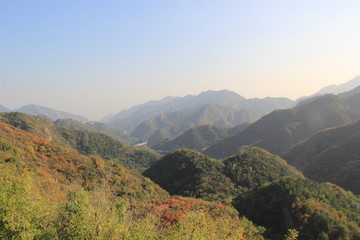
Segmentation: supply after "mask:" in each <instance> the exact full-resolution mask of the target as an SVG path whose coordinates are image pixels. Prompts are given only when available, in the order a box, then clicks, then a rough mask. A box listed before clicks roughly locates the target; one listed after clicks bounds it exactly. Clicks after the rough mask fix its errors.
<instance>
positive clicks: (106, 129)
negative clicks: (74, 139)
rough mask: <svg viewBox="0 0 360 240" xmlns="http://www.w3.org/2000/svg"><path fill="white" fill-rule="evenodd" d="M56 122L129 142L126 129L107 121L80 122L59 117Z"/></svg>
mask: <svg viewBox="0 0 360 240" xmlns="http://www.w3.org/2000/svg"><path fill="white" fill-rule="evenodd" d="M54 123H55V125H56V126H59V127H63V128H67V129H70V130H87V131H92V132H99V133H103V134H106V135H108V136H110V137H113V138H116V139H117V140H119V141H121V142H124V143H127V140H126V132H125V131H124V130H121V129H116V128H113V127H111V126H109V125H107V124H105V123H101V122H95V121H86V122H79V121H76V120H73V119H58V120H56V121H55V122H54Z"/></svg>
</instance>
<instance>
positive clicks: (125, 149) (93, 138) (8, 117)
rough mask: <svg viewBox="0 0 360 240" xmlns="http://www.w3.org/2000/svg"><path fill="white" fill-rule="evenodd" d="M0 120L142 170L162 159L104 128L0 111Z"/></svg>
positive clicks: (70, 146)
mask: <svg viewBox="0 0 360 240" xmlns="http://www.w3.org/2000/svg"><path fill="white" fill-rule="evenodd" d="M0 121H2V122H4V123H7V124H10V125H12V126H14V127H17V128H19V129H22V130H25V131H27V132H29V133H31V134H34V135H36V136H38V137H41V138H44V139H46V140H48V141H53V142H55V143H56V144H58V145H61V146H64V147H67V148H72V149H74V150H76V151H77V152H79V153H81V154H83V155H87V156H93V155H96V156H99V157H101V158H103V159H104V160H106V161H112V162H116V163H121V164H123V165H124V166H126V167H127V168H129V169H136V170H139V171H142V170H144V169H145V168H147V167H149V166H150V165H152V164H153V163H154V162H156V161H157V160H159V158H160V155H159V154H157V153H156V152H154V151H153V150H151V149H149V148H147V147H144V146H143V147H131V146H128V145H126V144H124V143H123V142H121V141H119V140H118V139H117V138H113V137H111V136H109V135H106V134H104V133H101V132H95V131H88V130H74V129H67V128H63V127H59V126H57V125H55V124H54V123H53V122H52V121H49V120H47V119H44V118H42V117H39V116H33V115H28V114H24V113H19V112H14V113H0Z"/></svg>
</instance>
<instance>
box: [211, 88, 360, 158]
mask: <svg viewBox="0 0 360 240" xmlns="http://www.w3.org/2000/svg"><path fill="white" fill-rule="evenodd" d="M359 118H360V112H358V111H356V110H353V109H351V108H350V107H349V106H348V104H347V103H346V102H345V101H344V100H342V99H340V98H339V97H337V96H334V95H325V96H321V97H315V98H314V99H309V100H305V101H304V102H300V103H299V104H298V105H297V106H295V107H294V108H292V109H286V110H278V111H274V112H272V113H270V114H268V115H266V116H264V117H262V118H261V119H260V120H258V121H256V122H255V123H253V124H252V125H250V126H249V127H248V128H247V129H245V130H244V131H242V132H240V133H239V134H236V135H234V136H232V137H229V138H226V139H224V140H222V141H220V142H218V143H216V144H214V145H213V146H211V147H209V148H208V149H207V150H205V151H204V153H205V154H207V155H209V156H212V157H216V158H222V157H226V156H230V155H232V154H234V153H236V152H237V151H239V150H240V149H241V148H242V147H243V146H247V145H250V146H258V147H262V148H265V149H266V150H268V151H270V152H272V153H277V154H281V153H282V152H284V151H285V150H287V149H289V148H290V147H291V146H292V145H294V144H296V143H298V142H300V141H302V140H305V139H307V138H309V137H311V136H312V135H314V134H316V133H317V132H318V131H320V130H322V129H325V128H329V127H335V126H339V125H342V124H345V123H349V122H351V121H352V120H356V119H359Z"/></svg>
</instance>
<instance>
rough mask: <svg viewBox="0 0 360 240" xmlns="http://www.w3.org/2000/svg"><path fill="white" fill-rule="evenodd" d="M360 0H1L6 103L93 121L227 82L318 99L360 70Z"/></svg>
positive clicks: (0, 66)
mask: <svg viewBox="0 0 360 240" xmlns="http://www.w3.org/2000/svg"><path fill="white" fill-rule="evenodd" d="M359 12H360V1H358V0H354V1H346V0H341V1H340V0H336V1H335V0H334V1H332V0H323V1H317V0H301V1H295V0H294V1H292V0H283V1H276V0H263V1H256V0H255V1H254V0H248V1H241V0H236V1H235V0H234V1H230V0H221V1H220V0H219V1H214V0H204V1H200V0H195V1H194V0H189V1H186V0H181V1H180V0H179V1H175V0H174V1H172V0H171V1H169V0H164V1H155V0H154V1H151V0H143V1H138V0H129V1H120V0H116V1H115V0H114V1H109V0H106V1H99V0H97V1H95V0H94V1H91V0H51V1H49V0H44V1H35V0H34V1H33V0H11V1H0V34H1V35H0V104H2V105H5V106H6V107H9V108H18V107H20V106H22V105H25V104H30V103H34V104H40V105H44V106H48V107H51V108H55V109H58V110H63V111H69V112H73V113H77V114H81V115H84V116H86V117H89V118H92V119H100V118H101V117H103V116H105V115H107V114H110V113H117V112H119V111H120V110H122V109H124V108H128V107H131V106H133V105H135V104H140V103H143V102H146V101H148V100H156V99H161V98H163V97H165V96H169V95H171V96H184V95H188V94H198V93H200V92H201V91H205V90H209V89H210V90H220V89H228V90H232V91H235V92H237V93H239V94H241V95H243V96H244V97H247V98H249V97H266V96H272V97H277V96H284V97H289V98H292V99H295V98H298V97H300V96H303V95H310V94H312V93H314V92H315V91H317V90H319V89H320V88H322V87H324V86H326V85H330V84H339V83H343V82H346V81H348V80H350V79H352V78H354V77H355V76H357V75H360V14H359Z"/></svg>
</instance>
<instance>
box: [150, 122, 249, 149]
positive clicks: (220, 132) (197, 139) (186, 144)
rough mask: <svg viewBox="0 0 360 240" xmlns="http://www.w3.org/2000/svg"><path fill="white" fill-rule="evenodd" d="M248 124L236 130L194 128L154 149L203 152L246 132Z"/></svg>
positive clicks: (203, 126)
mask: <svg viewBox="0 0 360 240" xmlns="http://www.w3.org/2000/svg"><path fill="white" fill-rule="evenodd" d="M247 126H248V124H247V123H244V124H240V125H238V126H236V127H234V128H230V129H229V128H220V127H216V126H211V125H202V126H198V127H192V128H190V129H189V130H187V131H185V132H184V133H183V134H181V135H180V136H178V137H176V138H173V139H169V140H164V141H162V142H160V143H158V144H156V145H155V146H153V147H152V148H153V149H155V150H161V151H166V152H168V151H171V150H175V149H178V148H187V149H191V150H195V151H199V152H201V151H203V150H204V149H206V148H207V147H209V146H210V145H212V144H214V143H216V142H218V141H220V140H222V139H224V138H226V137H228V136H230V135H233V134H236V133H238V132H240V131H242V130H244V129H245V128H246V127H247Z"/></svg>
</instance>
